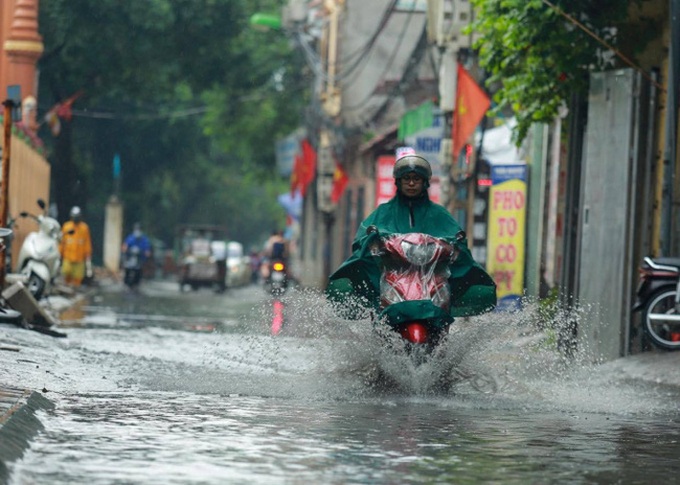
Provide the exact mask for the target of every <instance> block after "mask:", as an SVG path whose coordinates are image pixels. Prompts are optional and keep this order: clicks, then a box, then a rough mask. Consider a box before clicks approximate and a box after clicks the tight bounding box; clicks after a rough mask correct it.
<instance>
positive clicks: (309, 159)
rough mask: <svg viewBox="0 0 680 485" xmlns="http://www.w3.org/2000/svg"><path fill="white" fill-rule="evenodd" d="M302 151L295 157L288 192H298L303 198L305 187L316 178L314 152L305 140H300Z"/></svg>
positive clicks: (305, 192)
mask: <svg viewBox="0 0 680 485" xmlns="http://www.w3.org/2000/svg"><path fill="white" fill-rule="evenodd" d="M301 148H302V151H301V153H299V154H298V155H296V157H295V163H294V165H293V172H292V173H291V176H290V192H291V194H294V193H295V192H296V191H299V192H300V193H301V194H302V196H303V197H304V196H305V195H306V194H307V187H308V186H309V184H311V183H312V182H313V181H314V177H316V152H315V151H314V148H313V147H312V145H311V144H310V143H309V141H308V140H307V139H304V140H302V147H301Z"/></svg>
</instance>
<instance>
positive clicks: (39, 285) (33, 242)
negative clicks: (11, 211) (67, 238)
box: [17, 199, 61, 300]
mask: <svg viewBox="0 0 680 485" xmlns="http://www.w3.org/2000/svg"><path fill="white" fill-rule="evenodd" d="M38 205H39V206H40V208H41V209H42V211H43V213H42V214H39V215H34V214H30V213H28V212H22V213H21V214H19V217H22V218H30V219H33V220H34V221H36V222H37V223H38V231H34V232H31V233H29V234H28V236H26V239H24V242H23V244H22V245H21V249H20V250H19V257H18V261H17V272H18V273H20V274H21V275H22V276H24V278H25V280H26V287H27V288H28V290H29V291H30V292H31V294H32V295H33V296H34V297H35V299H36V300H39V299H40V298H42V296H43V295H44V294H46V293H47V292H49V290H50V288H51V286H52V284H53V283H54V279H55V278H56V277H57V275H58V274H59V270H60V268H61V255H60V254H59V242H60V241H61V226H60V224H59V222H58V221H57V220H56V219H54V218H52V217H49V216H48V215H47V213H46V204H45V201H44V200H42V199H38Z"/></svg>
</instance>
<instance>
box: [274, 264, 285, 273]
mask: <svg viewBox="0 0 680 485" xmlns="http://www.w3.org/2000/svg"><path fill="white" fill-rule="evenodd" d="M273 268H274V271H283V268H284V266H283V263H274V266H273Z"/></svg>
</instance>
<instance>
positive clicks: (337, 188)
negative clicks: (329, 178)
mask: <svg viewBox="0 0 680 485" xmlns="http://www.w3.org/2000/svg"><path fill="white" fill-rule="evenodd" d="M348 183H349V176H348V175H347V172H345V170H344V169H343V168H342V165H340V164H339V163H338V162H337V160H336V161H335V171H334V172H333V189H332V190H331V202H333V203H334V204H337V203H338V201H339V200H340V197H342V194H343V193H344V192H345V187H347V184H348Z"/></svg>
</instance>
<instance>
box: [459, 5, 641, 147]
mask: <svg viewBox="0 0 680 485" xmlns="http://www.w3.org/2000/svg"><path fill="white" fill-rule="evenodd" d="M550 3H551V4H552V5H554V6H556V7H557V9H555V8H552V7H551V6H550V5H548V3H547V2H545V1H543V0H472V4H473V5H474V7H475V15H476V17H475V20H474V22H473V24H472V25H471V30H472V31H474V32H476V33H478V34H480V36H481V37H480V38H479V40H478V41H477V42H476V43H475V48H477V49H478V50H479V63H480V65H481V66H482V67H483V68H484V69H485V70H486V71H487V72H488V74H489V78H488V80H487V85H489V86H493V87H495V88H497V90H496V91H495V92H494V93H493V99H494V101H495V103H496V107H495V112H499V111H502V110H507V109H511V110H512V112H514V114H515V116H516V117H517V121H518V130H517V133H516V141H517V142H518V143H520V142H521V141H522V140H523V139H524V138H525V137H526V134H527V132H528V130H529V127H530V126H531V124H532V123H536V122H539V123H540V122H543V123H550V122H552V121H553V119H554V118H555V116H556V115H557V113H558V109H559V107H560V106H561V105H562V104H563V103H564V102H565V100H568V99H569V96H570V95H571V94H572V93H573V92H576V91H581V92H582V91H583V90H584V89H585V88H586V86H587V80H588V77H587V72H588V71H589V70H591V69H594V68H604V67H606V65H607V63H608V62H609V61H613V62H616V61H617V60H616V58H614V57H612V56H611V53H608V52H607V49H606V47H604V46H603V45H602V44H600V43H599V42H597V41H596V40H595V39H594V38H593V37H592V36H590V35H589V34H587V33H586V32H585V31H584V30H583V29H581V28H579V27H578V26H577V25H575V24H574V23H573V22H571V21H569V20H568V19H567V18H566V17H565V16H564V15H562V14H561V13H560V10H561V11H562V12H564V13H566V14H568V15H569V16H571V17H573V18H574V19H575V20H576V21H577V22H579V23H581V24H582V25H584V26H585V27H587V29H588V30H590V31H591V32H593V33H594V34H596V35H597V36H599V37H600V38H602V39H604V40H605V41H606V42H607V43H608V44H610V45H616V43H617V35H616V33H617V29H616V27H617V24H618V23H620V22H621V21H622V20H623V19H625V17H626V12H627V6H628V3H629V2H628V1H627V0H551V1H550ZM609 65H611V64H609Z"/></svg>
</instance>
